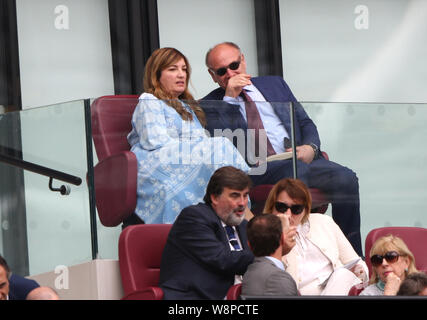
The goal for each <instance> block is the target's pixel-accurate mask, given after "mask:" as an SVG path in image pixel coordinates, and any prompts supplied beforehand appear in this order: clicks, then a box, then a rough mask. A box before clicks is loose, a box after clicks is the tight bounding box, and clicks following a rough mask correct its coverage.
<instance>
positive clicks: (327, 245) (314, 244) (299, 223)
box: [264, 178, 368, 295]
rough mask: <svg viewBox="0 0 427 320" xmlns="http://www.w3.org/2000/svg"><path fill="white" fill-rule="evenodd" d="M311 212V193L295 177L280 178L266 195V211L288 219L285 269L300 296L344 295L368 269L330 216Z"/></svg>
mask: <svg viewBox="0 0 427 320" xmlns="http://www.w3.org/2000/svg"><path fill="white" fill-rule="evenodd" d="M310 211H311V195H310V192H309V190H308V188H307V186H306V185H305V184H304V183H303V182H302V181H301V180H298V179H290V178H285V179H282V180H280V181H279V182H278V183H277V184H276V185H275V186H274V187H273V189H272V190H271V191H270V194H269V196H268V198H267V201H266V204H265V208H264V212H265V213H273V214H276V215H279V214H284V215H285V216H286V217H287V218H288V219H289V224H290V228H289V231H288V234H287V240H286V241H287V246H288V247H292V246H293V247H292V250H291V251H290V252H289V253H288V254H286V255H285V256H283V261H284V263H285V265H286V266H287V268H286V271H287V272H289V273H290V274H291V276H292V277H293V278H294V280H295V282H296V283H297V286H298V290H299V292H300V294H301V295H347V294H348V292H349V290H350V288H351V287H352V286H353V285H355V284H358V283H361V282H362V281H367V280H368V276H367V274H368V268H367V266H366V264H365V262H364V261H363V260H362V259H361V258H360V257H359V256H358V255H357V253H356V252H355V251H354V249H353V247H352V246H351V244H350V242H349V241H348V240H347V238H346V237H345V236H344V234H343V232H342V231H341V229H340V228H339V227H338V225H337V224H336V223H335V222H334V221H333V220H332V218H331V217H330V216H328V215H324V214H312V213H310Z"/></svg>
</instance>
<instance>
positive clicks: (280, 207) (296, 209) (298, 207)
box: [274, 201, 304, 214]
mask: <svg viewBox="0 0 427 320" xmlns="http://www.w3.org/2000/svg"><path fill="white" fill-rule="evenodd" d="M274 207H275V208H276V210H277V211H279V212H280V213H285V212H286V211H288V209H291V212H292V213H293V214H301V213H302V212H303V211H304V206H303V205H302V204H294V205H292V206H288V205H287V204H286V203H283V202H279V201H276V202H275V203H274Z"/></svg>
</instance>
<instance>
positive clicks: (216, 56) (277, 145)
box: [201, 42, 363, 256]
mask: <svg viewBox="0 0 427 320" xmlns="http://www.w3.org/2000/svg"><path fill="white" fill-rule="evenodd" d="M206 65H207V67H208V72H209V74H210V76H211V77H212V79H213V81H214V82H216V83H217V84H218V85H219V88H217V89H215V90H213V91H212V92H211V93H209V94H208V95H207V96H205V97H204V98H203V99H202V103H201V106H202V108H203V109H204V111H205V114H206V118H207V130H208V131H209V132H210V134H211V135H212V136H213V135H215V134H217V133H218V130H216V129H221V130H225V129H230V130H231V131H232V132H235V131H236V130H238V129H240V130H241V129H243V130H244V132H245V134H246V138H245V141H246V140H247V139H248V134H247V133H246V132H248V131H247V130H248V129H252V128H250V126H249V124H248V123H249V120H248V119H249V118H251V119H252V116H251V114H255V113H259V118H260V122H262V125H263V129H264V130H265V133H266V138H265V139H264V140H261V139H258V141H259V145H260V146H261V145H262V141H264V148H266V149H267V155H270V154H274V153H282V152H285V151H291V149H289V146H285V143H284V141H285V140H286V138H291V122H290V115H289V108H288V104H287V102H293V103H294V106H295V119H296V123H295V141H296V145H297V147H296V154H297V159H298V161H297V172H298V178H299V179H301V180H302V181H304V182H305V183H306V184H307V186H308V187H310V188H318V189H320V190H322V191H323V192H325V193H326V194H328V196H330V199H329V200H330V201H331V203H332V215H333V218H334V220H335V222H336V223H337V224H338V225H339V226H340V228H341V230H342V231H343V233H344V234H345V235H346V237H347V238H348V240H349V241H350V243H351V244H352V246H353V247H354V249H355V251H356V252H357V253H358V254H359V255H360V256H363V251H362V244H361V235H360V208H359V184H358V178H357V176H356V174H355V173H354V172H353V171H352V170H351V169H349V168H347V167H344V166H341V165H339V164H337V163H334V162H332V161H329V160H326V159H325V158H324V157H323V155H322V153H321V152H320V138H319V134H318V132H317V128H316V126H315V124H314V123H313V121H312V120H311V119H310V118H309V116H308V115H307V113H306V112H305V110H304V108H303V107H302V105H301V104H300V103H298V101H297V100H296V98H295V97H294V95H293V94H292V92H291V90H290V89H289V87H288V85H287V84H286V82H285V81H284V80H283V78H281V77H278V76H263V77H251V75H249V74H248V73H247V72H246V61H245V56H244V55H243V53H242V52H241V50H240V48H239V47H238V46H237V45H236V44H234V43H231V42H224V43H220V44H218V45H216V46H215V47H213V48H212V49H210V50H209V51H208V53H207V54H206ZM212 100H219V101H223V103H218V102H217V103H213V102H209V101H212ZM254 102H255V105H256V109H255V110H256V112H252V111H251V112H247V110H254V109H246V108H247V105H248V104H253V103H254ZM269 102H271V103H269ZM273 102H276V103H273ZM277 102H281V103H277ZM248 113H249V114H248ZM256 117H258V116H256ZM258 123H259V122H258ZM258 128H262V127H258ZM255 130H257V129H255ZM255 137H256V135H255ZM259 137H261V136H259ZM264 137H265V136H264ZM255 139H256V138H255ZM235 140H236V141H238V139H235ZM256 140H257V139H256ZM236 141H234V142H235V145H236ZM236 147H237V148H238V149H239V150H242V149H241V146H239V145H238V143H237V145H236ZM255 148H256V145H255ZM259 150H261V147H260V148H259ZM272 152H273V153H272ZM259 154H260V153H259ZM254 158H256V154H255V157H254V154H253V153H252V152H250V151H248V150H245V159H246V161H247V162H248V164H249V165H251V166H253V167H256V162H254V161H252V160H251V159H254ZM264 165H265V163H264ZM253 172H254V173H253V174H251V179H252V181H253V183H254V185H255V186H256V185H261V184H275V183H276V182H277V181H279V180H281V179H282V178H286V177H292V175H293V168H292V161H291V160H289V159H288V160H278V161H272V162H267V164H266V170H265V172H264V173H263V174H259V171H257V170H253ZM255 172H256V173H255Z"/></svg>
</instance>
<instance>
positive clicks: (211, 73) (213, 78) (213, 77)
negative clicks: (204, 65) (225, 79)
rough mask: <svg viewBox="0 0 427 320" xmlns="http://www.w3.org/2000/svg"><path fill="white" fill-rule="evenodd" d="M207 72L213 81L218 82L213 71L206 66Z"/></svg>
mask: <svg viewBox="0 0 427 320" xmlns="http://www.w3.org/2000/svg"><path fill="white" fill-rule="evenodd" d="M208 72H209V74H210V75H211V77H212V80H213V82H215V83H218V81H216V77H215V73H214V72H213V71H212V70H211V69H209V68H208Z"/></svg>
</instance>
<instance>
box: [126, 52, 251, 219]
mask: <svg viewBox="0 0 427 320" xmlns="http://www.w3.org/2000/svg"><path fill="white" fill-rule="evenodd" d="M190 73H191V69H190V64H189V63H188V60H187V58H186V57H185V56H184V55H183V54H182V53H181V52H179V51H178V50H177V49H174V48H161V49H158V50H156V51H154V52H153V54H152V55H151V57H150V58H149V59H148V61H147V64H146V66H145V73H144V91H145V92H144V93H143V94H142V95H141V96H140V97H139V103H138V105H137V107H136V108H135V111H134V114H133V117H132V131H131V132H130V133H129V135H128V141H129V144H130V145H131V151H132V152H134V153H135V155H136V157H137V160H138V180H137V181H138V182H137V183H138V185H137V193H138V197H137V206H136V209H135V214H136V215H137V216H138V217H139V218H141V219H142V220H143V221H144V222H145V223H173V222H174V221H175V218H176V217H177V215H178V214H179V213H180V212H181V210H182V209H184V208H185V207H187V206H189V205H193V204H197V203H198V202H201V201H202V200H203V196H204V194H205V190H206V186H207V184H208V182H209V179H210V177H211V175H212V173H213V172H214V171H215V170H216V169H218V168H220V167H223V166H226V165H231V166H235V167H237V168H239V169H241V170H243V171H245V172H247V171H248V169H249V168H248V166H247V164H246V162H245V161H244V159H243V158H242V156H241V155H240V153H239V152H238V151H237V149H236V148H235V147H234V146H233V144H232V143H231V142H230V141H229V140H228V139H226V138H223V137H218V138H210V137H208V136H207V135H206V133H205V130H204V128H203V125H204V123H205V115H204V112H203V110H202V109H201V108H200V107H199V105H198V104H197V102H196V101H195V100H194V99H193V96H192V95H191V94H190V92H189V91H188V83H189V81H190Z"/></svg>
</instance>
